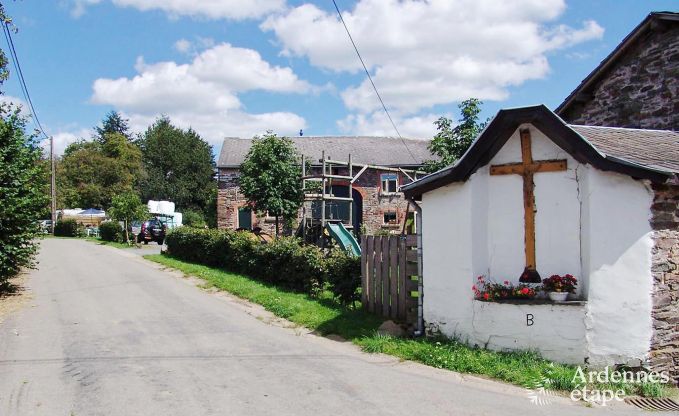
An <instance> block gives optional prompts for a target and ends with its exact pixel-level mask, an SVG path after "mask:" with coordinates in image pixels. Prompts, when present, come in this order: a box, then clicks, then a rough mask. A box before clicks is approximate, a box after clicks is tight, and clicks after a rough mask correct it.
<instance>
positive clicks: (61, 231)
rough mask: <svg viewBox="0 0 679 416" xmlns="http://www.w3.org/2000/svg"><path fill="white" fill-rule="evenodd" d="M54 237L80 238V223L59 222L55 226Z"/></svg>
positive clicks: (72, 221) (69, 220)
mask: <svg viewBox="0 0 679 416" xmlns="http://www.w3.org/2000/svg"><path fill="white" fill-rule="evenodd" d="M54 235H56V236H59V237H78V223H77V222H75V220H72V219H68V220H59V221H57V223H56V225H55V226H54Z"/></svg>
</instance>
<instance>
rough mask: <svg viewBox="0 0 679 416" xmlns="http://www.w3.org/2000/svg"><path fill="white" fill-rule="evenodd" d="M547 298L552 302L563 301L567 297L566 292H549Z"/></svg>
mask: <svg viewBox="0 0 679 416" xmlns="http://www.w3.org/2000/svg"><path fill="white" fill-rule="evenodd" d="M549 299H550V300H552V301H554V302H565V301H566V299H568V292H549Z"/></svg>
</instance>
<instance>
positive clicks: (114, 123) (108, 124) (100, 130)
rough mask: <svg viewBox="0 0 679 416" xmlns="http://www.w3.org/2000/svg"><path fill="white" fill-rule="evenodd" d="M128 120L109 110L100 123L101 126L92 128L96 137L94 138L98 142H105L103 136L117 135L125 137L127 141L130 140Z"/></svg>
mask: <svg viewBox="0 0 679 416" xmlns="http://www.w3.org/2000/svg"><path fill="white" fill-rule="evenodd" d="M128 121H129V120H128V119H126V118H123V117H122V116H121V115H120V113H118V112H117V111H115V110H111V111H110V112H109V113H108V114H106V117H104V119H103V120H102V121H101V126H96V127H94V131H95V133H96V135H95V136H94V138H95V139H96V140H98V141H99V142H101V143H103V142H105V136H106V135H107V134H110V133H118V134H120V135H122V136H125V138H127V140H131V135H130V127H129V125H128Z"/></svg>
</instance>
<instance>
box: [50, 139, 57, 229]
mask: <svg viewBox="0 0 679 416" xmlns="http://www.w3.org/2000/svg"><path fill="white" fill-rule="evenodd" d="M50 165H51V167H50V170H51V173H52V174H51V175H50V176H51V183H50V193H51V207H52V229H51V232H52V235H54V227H55V226H56V225H57V181H56V161H55V160H54V136H50Z"/></svg>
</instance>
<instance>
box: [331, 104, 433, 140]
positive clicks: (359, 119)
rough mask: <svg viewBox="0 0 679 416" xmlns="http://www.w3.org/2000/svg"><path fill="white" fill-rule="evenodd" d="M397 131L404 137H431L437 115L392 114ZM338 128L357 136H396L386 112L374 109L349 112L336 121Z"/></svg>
mask: <svg viewBox="0 0 679 416" xmlns="http://www.w3.org/2000/svg"><path fill="white" fill-rule="evenodd" d="M392 118H393V119H394V123H395V124H396V126H397V127H398V130H399V133H401V136H403V137H405V138H412V139H431V138H432V137H434V134H436V127H435V126H434V121H436V120H437V119H438V118H439V116H438V115H435V114H424V115H420V116H411V117H400V116H395V115H393V114H392ZM337 126H338V127H339V129H340V130H341V131H342V132H343V133H345V134H352V135H359V136H396V131H395V130H394V127H393V126H392V125H391V122H390V121H389V119H388V118H387V116H386V114H384V112H382V111H376V112H374V113H370V114H350V115H348V116H347V117H346V118H344V119H342V120H339V121H338V122H337Z"/></svg>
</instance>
